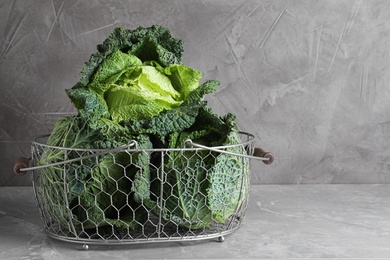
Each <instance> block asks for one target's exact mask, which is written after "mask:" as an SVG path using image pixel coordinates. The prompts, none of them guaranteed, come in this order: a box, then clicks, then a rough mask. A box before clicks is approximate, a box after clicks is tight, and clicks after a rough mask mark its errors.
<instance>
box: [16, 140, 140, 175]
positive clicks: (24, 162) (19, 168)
mask: <svg viewBox="0 0 390 260" xmlns="http://www.w3.org/2000/svg"><path fill="white" fill-rule="evenodd" d="M132 146H135V147H137V146H138V144H137V141H135V140H131V141H130V142H129V143H127V144H125V145H121V146H118V147H115V148H113V149H107V150H102V151H100V152H96V153H92V154H89V155H85V156H81V157H77V158H73V159H69V160H65V161H60V162H55V163H50V164H44V165H38V166H33V167H28V159H27V158H25V157H20V158H19V159H18V160H17V161H16V163H15V166H14V173H15V174H16V175H19V176H23V175H25V174H26V172H28V171H33V170H38V169H42V168H47V167H51V166H58V165H63V164H67V163H72V162H78V161H81V160H85V159H90V158H94V157H97V156H101V155H105V154H108V153H112V152H120V151H123V150H125V149H126V148H129V147H132Z"/></svg>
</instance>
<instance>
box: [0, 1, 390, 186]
mask: <svg viewBox="0 0 390 260" xmlns="http://www.w3.org/2000/svg"><path fill="white" fill-rule="evenodd" d="M389 10H390V1H372V0H371V1H369V0H367V1H353V0H344V1H342V0H327V1H325V0H324V1H313V0H306V1H304V0H297V1H281V0H277V1H264V0H249V1H240V0H224V1H223V0H214V1H211V0H202V1H185V0H176V1H174V0H168V1H157V0H156V1H150V0H135V1H129V0H121V1H113V0H109V1H103V0H100V1H99V0H93V1H81V0H80V1H77V0H66V1H65V0H35V1H24V0H23V1H22V0H19V1H18V0H1V1H0V17H1V18H0V19H1V23H0V37H1V38H0V39H1V42H0V79H1V81H0V88H1V95H0V176H1V178H0V185H28V184H30V178H28V177H26V176H25V177H17V176H14V175H13V173H12V167H13V164H14V161H15V159H16V158H17V157H19V156H20V155H25V156H29V153H30V141H31V140H33V138H34V137H35V136H37V135H40V134H45V133H48V132H49V131H50V129H51V127H52V125H53V123H54V122H55V121H56V120H57V119H58V118H59V117H61V116H63V114H66V113H71V112H74V111H75V110H74V109H73V106H72V104H71V103H70V102H69V100H68V98H67V96H66V94H65V92H64V89H65V88H69V87H71V86H73V85H74V84H75V83H76V82H77V81H78V77H79V76H78V73H79V71H80V69H81V66H82V63H83V62H85V61H87V60H88V58H89V55H90V54H91V53H93V52H94V51H95V48H96V45H97V44H99V43H101V42H102V41H103V40H104V39H105V38H106V37H107V36H108V35H109V33H110V32H111V31H112V29H113V28H114V27H116V26H124V27H126V28H129V29H135V28H136V27H138V26H143V27H147V26H151V25H153V24H161V25H163V26H165V27H168V28H169V29H170V30H171V31H172V33H173V34H174V35H175V36H176V37H179V38H181V39H183V40H184V43H185V52H184V63H185V64H186V65H188V66H190V67H194V68H197V69H199V70H201V71H202V72H203V73H204V78H203V79H204V80H207V79H218V80H220V81H221V82H222V87H221V89H220V90H219V91H218V92H217V93H215V94H213V95H211V96H209V97H208V100H209V104H210V105H211V106H212V107H213V108H214V109H215V110H216V111H218V112H219V113H225V112H228V111H229V112H233V113H235V114H237V115H238V123H239V125H240V126H241V129H242V130H244V131H247V132H251V133H254V134H255V135H256V138H257V145H258V146H260V147H263V148H266V149H268V150H270V151H272V152H273V153H274V154H275V155H276V156H277V158H278V159H277V161H276V162H275V163H274V164H273V165H272V166H265V165H263V164H262V163H261V162H257V161H253V165H252V166H253V167H252V183H293V184H295V183H296V184H298V183H300V184H304V183H390V152H389V146H390V138H389V134H390V102H389V101H390V88H389V86H388V82H390V66H389V62H390V55H389V54H390V52H389V51H390V44H389V42H390V12H389Z"/></svg>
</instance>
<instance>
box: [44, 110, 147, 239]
mask: <svg viewBox="0 0 390 260" xmlns="http://www.w3.org/2000/svg"><path fill="white" fill-rule="evenodd" d="M132 139H134V140H137V143H138V147H139V148H141V149H142V148H151V147H152V144H151V142H150V140H149V137H148V136H143V135H138V136H131V135H130V134H129V131H128V130H127V128H125V127H122V126H120V125H119V124H116V123H114V122H112V121H111V120H108V119H100V120H98V121H96V122H95V125H94V127H93V128H92V127H91V126H90V125H89V122H87V121H84V120H83V119H82V118H80V117H76V116H70V117H67V118H65V119H63V120H59V121H58V122H57V123H56V125H55V127H54V130H53V132H52V134H51V135H50V137H49V138H48V141H47V144H48V145H51V146H58V147H64V148H61V149H59V148H55V147H54V148H51V147H50V148H49V147H48V148H46V149H45V150H44V152H43V154H42V155H41V157H40V161H39V163H40V164H41V165H48V164H51V163H55V162H61V161H64V160H68V159H75V158H79V157H81V156H85V155H90V154H92V151H91V152H90V151H88V149H111V148H116V147H118V146H120V145H123V144H125V143H127V142H129V140H132ZM65 148H83V149H86V150H79V149H70V150H66V149H65ZM65 151H66V152H65ZM148 161H149V154H148V153H146V152H139V153H137V152H135V153H127V152H112V153H108V154H105V155H101V156H95V157H93V158H90V159H83V160H82V161H75V162H71V163H67V164H66V165H60V166H50V167H45V168H43V169H42V170H41V173H40V187H41V189H42V193H43V197H44V200H45V206H46V209H47V211H48V212H49V213H50V216H51V217H53V218H56V223H59V225H60V226H61V228H62V230H63V231H64V232H71V233H74V232H76V234H74V235H80V234H82V233H83V232H85V231H87V230H89V229H93V228H96V227H99V228H104V227H110V226H115V227H116V228H129V229H131V230H133V229H135V228H137V225H138V224H137V223H140V221H144V220H145V218H146V217H147V212H146V209H145V208H140V209H137V210H136V209H133V208H132V206H134V205H138V204H137V202H136V198H137V200H139V199H140V197H145V198H148V192H149V187H148V183H149V178H150V175H149V171H150V170H149V163H146V162H148ZM64 173H66V174H64ZM136 179H137V180H138V181H137V183H138V184H137V185H136V184H135V182H133V180H136ZM142 183H144V184H143V185H141V184H142ZM65 186H66V187H68V188H67V190H64V187H65ZM65 194H66V196H64V195H65ZM95 231H96V230H95ZM91 232H93V230H91Z"/></svg>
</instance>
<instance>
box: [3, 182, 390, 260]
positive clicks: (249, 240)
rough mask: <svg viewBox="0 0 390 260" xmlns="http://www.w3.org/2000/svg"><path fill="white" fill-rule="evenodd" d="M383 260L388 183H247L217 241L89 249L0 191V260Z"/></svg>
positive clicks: (14, 194)
mask: <svg viewBox="0 0 390 260" xmlns="http://www.w3.org/2000/svg"><path fill="white" fill-rule="evenodd" d="M250 258H252V259H390V185H341V184H336V185H252V186H251V191H250V197H249V207H248V210H247V212H246V217H245V220H244V224H243V226H242V227H241V228H240V229H239V230H237V231H236V232H234V233H233V234H230V235H228V236H226V238H225V241H224V242H222V243H221V242H218V241H217V240H215V239H213V240H203V241H193V242H171V243H149V244H131V245H125V246H91V247H90V248H89V249H88V250H84V249H83V248H82V246H81V245H80V244H72V243H68V242H62V241H57V240H54V239H52V238H49V237H48V236H47V235H46V234H45V232H44V230H43V225H42V222H41V219H40V215H39V212H38V209H37V207H36V204H35V199H34V193H33V189H32V187H0V259H7V260H10V259H18V260H19V259H50V260H52V259H54V260H56V259H94V260H97V259H110V260H115V259H121V260H123V259H250Z"/></svg>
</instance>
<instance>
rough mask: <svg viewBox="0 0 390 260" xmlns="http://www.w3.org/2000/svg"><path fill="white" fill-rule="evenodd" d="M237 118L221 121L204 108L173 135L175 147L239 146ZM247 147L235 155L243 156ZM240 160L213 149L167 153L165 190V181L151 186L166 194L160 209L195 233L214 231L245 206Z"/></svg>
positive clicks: (230, 116)
mask: <svg viewBox="0 0 390 260" xmlns="http://www.w3.org/2000/svg"><path fill="white" fill-rule="evenodd" d="M234 118H235V117H234V116H233V115H231V114H228V116H226V117H223V118H221V117H219V116H217V115H215V114H213V113H212V112H211V110H210V109H208V108H206V107H204V108H203V107H202V108H201V109H200V110H199V114H198V117H197V118H196V122H195V123H194V124H193V125H192V126H191V127H190V128H188V129H186V130H184V131H182V132H180V133H177V132H175V133H172V134H171V135H170V138H169V141H170V142H169V147H170V148H182V147H183V146H184V141H185V140H187V139H191V140H192V141H193V142H196V143H200V144H204V145H207V146H222V145H230V144H237V143H239V142H240V141H239V140H238V139H237V138H239V137H238V130H237V126H236V125H235V124H234V123H233V122H234ZM232 149H233V148H232ZM242 149H243V148H237V149H236V148H234V149H233V150H232V151H233V152H237V153H239V154H242V153H244V152H245V151H243V150H242ZM240 158H241V157H237V156H234V155H226V154H223V153H218V152H212V151H209V150H198V151H196V152H194V151H192V150H191V151H186V150H184V151H171V152H169V153H167V154H166V156H165V157H164V172H165V177H164V178H166V181H165V182H164V183H163V187H162V188H161V183H154V184H153V185H152V186H151V189H152V193H153V194H160V192H161V189H162V193H163V198H162V200H163V201H164V207H163V208H162V209H158V210H161V211H162V216H163V218H164V219H165V220H167V221H173V222H175V223H177V224H178V225H181V226H185V227H187V228H191V229H197V228H204V227H208V226H209V225H210V224H211V223H213V222H214V221H218V222H221V223H224V222H225V221H226V219H227V218H228V217H229V216H231V215H232V214H233V213H234V209H235V208H236V207H237V206H238V205H239V203H241V200H239V198H237V194H238V195H241V189H242V185H243V182H242V180H243V172H242V161H241V159H240ZM225 186H226V187H228V188H227V189H225ZM240 198H241V197H240Z"/></svg>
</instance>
